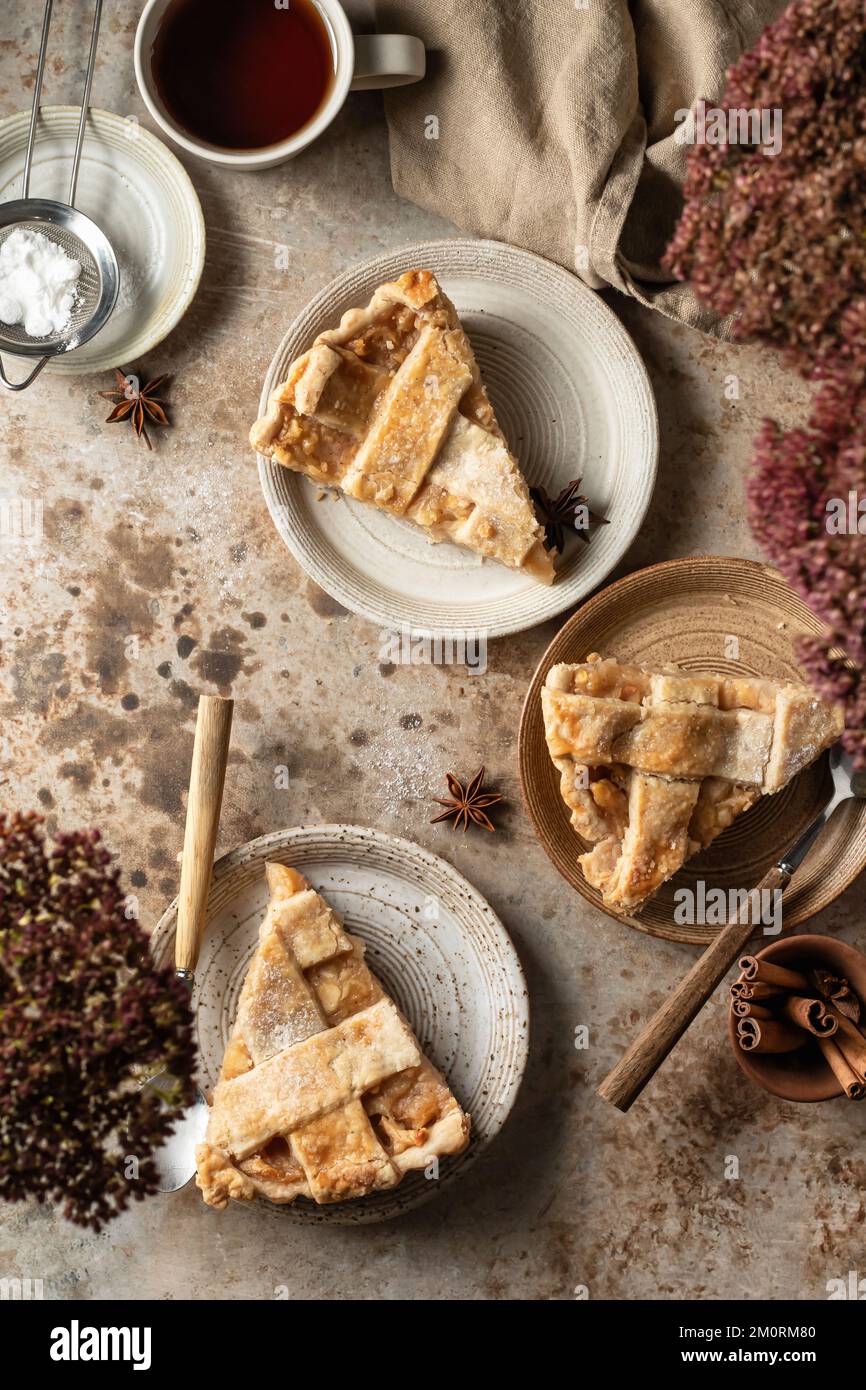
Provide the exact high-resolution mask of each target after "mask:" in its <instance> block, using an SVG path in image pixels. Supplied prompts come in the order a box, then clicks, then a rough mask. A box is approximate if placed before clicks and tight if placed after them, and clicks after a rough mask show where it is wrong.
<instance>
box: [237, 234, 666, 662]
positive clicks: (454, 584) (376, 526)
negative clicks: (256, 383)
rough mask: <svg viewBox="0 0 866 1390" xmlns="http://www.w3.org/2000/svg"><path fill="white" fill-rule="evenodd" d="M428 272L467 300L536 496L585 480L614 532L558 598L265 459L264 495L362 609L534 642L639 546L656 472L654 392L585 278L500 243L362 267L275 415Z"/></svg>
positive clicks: (282, 372)
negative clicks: (312, 365) (342, 334)
mask: <svg viewBox="0 0 866 1390" xmlns="http://www.w3.org/2000/svg"><path fill="white" fill-rule="evenodd" d="M413 268H422V269H427V270H432V271H433V272H434V273H435V274H436V276H437V277H438V278H439V279H440V281H441V283H442V287H443V289H444V290H445V292H446V293H447V294H448V295H450V297H451V298H452V299H453V301H454V303H455V305H456V307H457V310H458V313H459V314H460V317H461V319H462V321H463V324H464V326H465V328H466V330H467V332H468V334H469V337H470V339H471V341H472V346H473V349H474V351H475V355H476V357H477V359H478V363H479V365H480V367H481V372H482V375H483V377H484V380H485V382H486V384H487V387H488V390H489V394H490V398H491V400H492V402H493V406H494V408H495V410H496V414H497V416H498V418H499V422H500V424H501V426H502V428H503V430H504V432H505V434H506V436H507V438H508V441H509V443H510V445H511V448H512V449H513V451H514V453H515V454H516V455H517V458H518V459H519V461H520V465H521V468H522V470H523V473H524V475H525V477H526V478H527V479H528V481H529V482H530V484H539V483H540V484H542V485H543V486H544V487H545V488H546V489H547V491H548V493H549V494H551V495H554V496H555V495H556V494H557V493H558V492H559V491H560V490H561V489H562V488H563V487H564V486H565V484H566V483H568V482H570V481H571V480H572V479H573V478H579V477H582V478H583V480H584V489H583V490H584V491H585V493H586V495H587V496H588V498H589V500H590V503H591V506H592V507H593V509H594V510H595V511H596V512H598V513H599V514H600V515H602V516H606V517H609V518H610V525H608V526H600V527H598V528H597V529H596V531H595V533H594V535H593V539H592V544H591V545H589V546H585V545H583V544H582V543H581V542H580V541H579V540H578V539H577V538H576V537H574V538H572V540H571V541H570V544H569V548H568V550H567V552H566V555H565V559H564V562H563V561H562V560H560V561H559V562H558V574H557V579H556V582H555V584H554V585H553V586H552V587H551V588H547V587H545V586H544V585H542V584H538V583H537V582H536V581H534V580H532V579H528V578H526V577H525V576H523V575H520V574H515V573H514V572H513V571H511V570H508V569H506V568H505V567H504V566H502V565H498V564H496V563H495V562H492V561H483V560H482V559H481V558H480V557H479V556H477V555H474V554H473V553H472V552H471V551H468V550H465V549H464V548H462V547H460V546H455V545H450V544H441V545H432V544H430V543H429V542H428V541H427V540H426V539H425V537H424V535H423V533H422V532H421V531H419V530H418V529H417V528H416V527H414V526H412V524H411V523H410V522H405V521H401V520H399V519H398V518H395V517H390V516H387V515H386V514H385V513H383V512H379V511H377V510H376V509H375V508H373V507H369V506H365V505H364V504H363V503H359V502H355V501H353V500H350V499H347V498H345V497H342V496H340V497H338V498H337V499H336V500H332V499H331V498H330V497H328V498H327V500H325V501H318V500H317V497H319V496H320V495H321V489H319V488H317V487H315V486H314V485H313V484H312V483H310V482H309V481H308V480H307V479H305V478H303V477H301V476H300V475H299V474H297V473H293V472H291V471H290V470H288V469H285V468H281V467H280V466H279V465H278V464H272V463H269V462H268V461H267V460H266V459H264V458H260V460H259V477H260V479H261V484H262V489H263V491H264V494H265V499H266V501H267V504H268V508H269V509H270V513H271V516H272V517H273V520H274V524H275V525H276V527H277V530H278V531H279V533H280V535H281V536H282V538H283V540H284V541H285V543H286V545H287V546H288V547H289V549H290V550H291V551H292V553H293V554H294V556H295V558H296V559H297V561H298V563H299V564H300V565H301V566H302V567H303V568H304V570H305V571H306V573H307V574H308V575H310V577H311V578H312V579H314V580H315V581H316V583H317V584H319V585H320V586H321V587H322V588H323V589H326V590H327V592H328V593H329V594H331V595H332V597H333V598H335V599H336V600H337V601H338V602H339V603H342V604H343V605H344V606H345V607H346V608H350V609H352V610H353V611H354V612H355V613H360V614H362V615H363V616H364V617H366V618H369V619H370V620H371V621H372V622H375V623H378V624H380V626H382V627H385V628H389V629H399V628H400V627H401V626H402V625H403V624H408V625H409V626H410V627H412V628H413V629H415V630H417V631H418V632H421V633H430V632H433V633H445V632H448V631H453V630H455V629H459V628H467V627H470V628H483V629H485V630H486V633H487V635H488V637H501V636H503V635H505V634H506V633H511V632H521V631H522V630H523V629H524V628H528V627H534V626H535V624H536V623H541V622H544V621H545V620H546V619H547V618H552V617H554V616H555V615H556V614H557V613H562V612H563V611H564V610H565V609H566V608H569V607H571V606H572V605H573V604H575V603H577V602H578V601H579V600H580V599H582V598H584V597H585V596H586V594H588V593H590V592H591V591H592V590H593V589H594V588H596V587H597V586H598V585H599V584H600V583H601V582H602V580H604V579H605V577H606V576H607V575H608V574H609V573H610V572H611V570H612V569H613V568H614V566H615V565H616V564H617V562H618V561H619V560H620V559H621V558H622V556H623V554H624V553H625V551H626V550H627V549H628V547H629V545H630V544H631V542H632V540H633V539H634V537H635V536H636V534H637V532H638V530H639V528H640V525H641V522H642V521H643V518H644V516H645V514H646V511H647V508H648V506H649V502H650V498H651V496H652V490H653V485H654V482H655V474H656V455H657V452H658V429H657V423H656V411H655V402H654V399H653V394H652V388H651V386H650V383H649V378H648V377H647V374H646V370H645V368H644V365H643V362H642V361H641V359H640V356H639V355H638V352H637V349H636V348H635V346H634V344H633V343H632V341H631V339H630V338H629V336H628V334H627V333H626V331H625V329H624V328H623V326H622V324H621V323H620V321H619V319H618V318H617V317H616V315H615V314H614V313H613V312H612V311H611V310H610V309H609V308H608V307H607V305H606V304H605V303H604V302H603V301H602V300H601V299H599V297H598V295H596V294H594V293H593V292H592V290H588V289H587V288H586V287H585V286H584V285H582V284H581V282H580V281H579V280H578V279H577V278H576V277H575V276H574V275H570V274H569V273H568V272H567V271H565V270H563V269H561V267H559V266H556V265H553V264H552V263H551V262H550V261H546V260H543V259H542V258H541V257H540V256H533V255H531V254H530V253H529V252H528V251H520V250H517V249H516V248H515V247H513V246H505V245H503V244H501V243H500V242H496V241H464V240H454V241H431V242H426V243H422V244H420V245H417V246H407V247H406V248H405V249H403V250H400V251H393V252H389V253H388V254H387V255H384V256H379V257H377V259H376V260H373V261H367V262H365V263H364V264H363V265H359V266H354V267H353V268H352V269H351V270H349V271H347V272H346V273H345V274H344V275H341V276H340V278H339V279H338V280H335V281H334V282H333V283H332V284H330V285H328V286H327V287H326V288H325V289H323V290H322V291H321V292H320V293H319V294H317V295H316V297H315V299H313V300H312V301H311V302H310V303H309V304H308V305H307V307H306V308H305V309H304V310H303V312H302V313H301V314H300V315H299V316H298V318H296V319H295V321H294V323H293V324H292V325H291V327H290V328H289V330H288V332H287V334H286V336H285V337H284V339H283V341H282V342H281V343H280V346H279V347H278V349H277V351H276V353H275V355H274V358H273V361H272V362H271V365H270V368H269V370H268V374H267V378H266V380H265V385H264V389H263V391H262V397H261V403H260V410H261V411H263V410H264V409H265V406H266V404H267V398H268V395H269V393H270V392H271V391H272V390H273V388H274V387H275V386H276V385H277V384H278V383H279V382H280V381H282V380H284V378H285V377H286V375H287V373H288V368H289V365H290V363H291V362H292V361H293V360H294V358H296V357H297V356H298V355H299V354H300V353H301V352H304V351H306V349H307V348H308V347H309V346H310V344H311V343H312V341H313V339H314V338H315V337H316V335H317V334H318V333H320V332H322V330H323V329H325V328H333V327H334V326H335V325H336V324H337V323H338V322H339V320H340V316H341V315H342V314H343V313H344V312H345V310H346V309H350V308H352V307H353V306H355V305H360V304H366V303H367V301H368V300H369V298H370V295H371V294H372V292H373V290H374V289H375V288H376V286H377V285H379V284H381V283H382V282H383V281H386V280H393V279H395V278H396V277H397V276H399V275H401V274H402V273H403V271H405V270H411V269H413ZM250 423H252V422H250Z"/></svg>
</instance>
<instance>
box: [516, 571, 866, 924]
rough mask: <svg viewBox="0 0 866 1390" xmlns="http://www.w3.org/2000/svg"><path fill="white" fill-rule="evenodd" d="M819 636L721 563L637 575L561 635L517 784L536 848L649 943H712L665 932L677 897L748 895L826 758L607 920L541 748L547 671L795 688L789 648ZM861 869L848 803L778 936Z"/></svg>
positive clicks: (799, 822)
mask: <svg viewBox="0 0 866 1390" xmlns="http://www.w3.org/2000/svg"><path fill="white" fill-rule="evenodd" d="M820 630H821V627H820V624H819V623H818V620H817V619H816V618H815V616H814V614H812V613H811V612H810V611H809V609H808V608H807V607H806V606H805V604H804V603H803V602H802V600H801V599H799V598H798V597H797V595H796V594H795V593H794V592H793V590H791V589H790V588H789V587H788V585H787V584H786V583H785V581H784V579H783V578H782V576H781V575H780V574H779V573H778V572H777V571H776V570H773V569H770V568H769V567H768V566H765V565H760V564H756V563H754V562H753V561H750V560H737V559H730V558H728V557H726V556H721V555H718V556H714V555H710V556H698V557H695V558H693V559H688V560H672V561H669V562H667V563H665V564H661V565H652V566H650V568H649V569H644V570H639V571H638V573H637V574H632V575H629V576H628V577H627V578H626V579H621V580H619V581H618V583H616V584H612V585H611V586H610V588H609V589H605V590H604V591H603V593H600V594H598V595H596V597H595V598H594V599H592V600H591V601H590V602H589V603H587V604H585V605H584V606H583V608H581V610H580V612H579V613H576V614H575V615H574V617H573V618H571V619H570V620H569V622H567V623H566V624H565V626H564V627H563V629H562V631H561V632H559V633H558V634H557V636H556V637H555V638H554V640H553V641H552V642H551V644H550V646H549V647H548V649H547V651H546V652H545V653H544V656H543V657H542V659H541V662H540V664H539V666H538V670H537V671H536V673H535V675H534V677H533V680H532V684H531V685H530V687H529V693H528V695H527V697H526V704H525V705H524V709H523V717H522V719H521V723H520V739H519V760H520V778H521V784H522V787H523V796H524V800H525V803H526V808H527V810H528V812H529V815H530V818H531V820H532V823H533V825H534V826H535V831H536V834H537V836H538V838H539V840H540V842H541V844H542V846H543V847H544V849H545V851H546V852H547V854H548V855H549V856H550V858H551V859H552V860H553V863H554V864H555V865H556V867H557V869H558V870H559V872H560V873H561V874H562V875H563V877H564V878H566V879H568V882H569V883H571V884H573V886H574V887H575V888H576V889H577V890H578V892H579V893H581V894H582V895H583V896H584V897H585V898H586V899H587V900H588V901H589V902H591V903H592V904H593V906H594V907H598V908H601V909H602V911H608V912H609V915H610V916H617V917H619V919H620V920H621V921H625V922H628V923H629V924H630V925H631V926H633V927H637V928H638V930H639V931H643V932H648V933H649V934H650V935H651V936H663V937H666V938H667V939H668V940H669V941H691V942H699V943H701V944H705V943H706V942H707V941H710V940H712V938H713V936H714V935H715V929H714V928H713V927H711V926H701V925H699V924H698V925H694V926H692V925H685V926H680V925H679V924H677V923H676V922H674V906H675V903H674V891H675V889H676V888H678V887H682V886H689V887H692V888H693V887H694V886H695V884H696V882H697V880H698V879H703V880H704V882H705V883H706V885H707V888H708V889H709V888H722V889H725V890H727V889H728V888H751V887H753V886H754V885H755V884H756V883H758V882H759V881H760V879H761V877H762V876H763V874H764V872H765V870H766V869H768V868H769V867H770V865H771V864H774V863H776V861H777V860H778V859H780V858H781V856H782V854H783V853H784V851H785V850H786V849H789V848H790V846H791V845H792V844H793V843H794V841H795V840H796V839H797V837H798V835H800V834H801V832H802V831H803V830H805V829H806V827H807V825H808V824H809V822H810V821H811V820H812V819H814V817H815V815H816V814H817V813H818V811H819V810H820V808H821V806H822V805H823V804H824V802H825V801H826V799H827V795H828V790H829V780H830V778H829V772H828V770H827V767H826V759H821V760H820V761H819V762H818V763H817V764H815V765H814V766H813V767H811V768H807V769H806V771H805V772H802V773H801V774H800V776H799V777H797V778H795V780H794V781H793V782H792V783H791V784H790V785H789V786H787V787H785V788H784V790H783V791H781V792H779V793H778V794H777V795H776V796H765V797H762V798H761V800H760V801H759V802H758V804H757V805H756V806H754V807H753V808H752V810H751V811H749V812H747V813H746V815H744V816H740V817H739V819H738V820H736V821H735V822H734V824H733V825H732V826H731V828H730V830H727V831H725V833H724V834H723V835H721V836H720V837H719V839H718V840H716V841H715V843H714V844H713V845H712V846H711V847H710V849H709V850H706V851H705V852H704V853H703V854H700V855H697V856H696V857H695V858H694V859H690V860H689V862H688V863H687V864H686V865H685V866H684V868H683V869H681V871H680V872H679V873H678V874H677V875H676V876H675V878H673V879H672V880H671V881H670V882H669V883H667V884H665V885H664V887H663V888H662V889H661V891H660V892H659V893H658V894H657V895H656V896H655V898H651V899H650V901H649V902H648V903H647V905H646V907H645V908H644V909H643V911H642V912H641V914H640V915H639V916H636V917H628V916H626V915H625V914H617V913H613V912H610V911H609V909H606V908H605V907H604V906H603V904H602V901H601V897H600V895H599V894H598V893H597V892H596V890H595V889H594V888H591V887H590V886H589V885H588V884H587V883H586V881H585V880H584V878H583V875H582V873H581V871H580V867H579V865H578V863H577V856H578V854H580V853H582V852H583V850H584V849H585V848H588V847H589V846H587V845H585V844H584V842H583V841H582V840H581V839H580V838H579V837H578V836H577V835H576V834H575V832H574V831H573V830H572V828H571V825H570V823H569V813H568V809H567V807H566V806H565V803H564V802H563V800H562V798H561V797H560V795H559V778H558V775H557V772H556V769H555V768H554V766H553V763H552V762H551V760H550V756H549V754H548V751H547V745H546V743H545V740H544V725H543V721H542V717H541V694H540V692H541V687H542V685H543V684H544V678H545V676H546V674H547V672H548V671H549V670H550V668H551V666H555V665H556V663H557V662H559V661H585V660H586V658H587V656H588V655H589V654H590V652H593V651H595V652H601V653H602V655H604V656H616V657H618V658H619V659H620V660H622V661H630V662H637V663H638V664H640V665H645V666H663V665H668V664H670V663H673V664H674V665H677V666H681V667H682V668H683V669H684V670H686V671H723V672H726V673H729V674H731V675H735V674H746V675H754V676H765V677H767V678H769V679H770V680H782V681H785V680H790V681H798V680H802V679H803V676H802V673H801V671H800V670H799V668H798V666H797V662H796V657H795V655H794V642H795V639H796V638H797V637H798V636H800V635H803V634H805V633H816V632H820ZM735 644H736V645H735ZM734 652H738V655H737V656H736V657H735V656H733V655H732V653H734ZM864 867H866V806H864V805H862V803H857V804H855V803H849V804H848V805H846V806H843V807H841V808H840V809H839V810H838V811H837V812H836V814H835V816H834V817H833V820H832V823H831V825H830V827H829V829H828V830H827V831H826V832H825V833H824V835H823V836H822V837H821V838H820V840H819V841H818V842H817V843H816V845H815V847H814V848H813V850H812V852H811V853H810V854H809V856H808V858H807V859H806V862H805V863H804V864H803V866H802V868H800V869H799V870H798V872H797V873H796V874H795V876H794V878H793V880H792V882H791V886H790V888H788V890H787V892H786V893H785V923H786V925H787V926H788V927H794V926H797V925H798V923H800V922H805V921H806V920H807V919H808V918H810V917H812V916H814V914H815V913H816V912H820V911H821V909H822V908H824V907H826V906H827V904H828V903H831V902H832V901H833V899H834V898H836V897H838V895H839V894H840V893H841V892H843V890H844V889H845V888H847V887H848V884H849V883H851V882H852V880H853V879H854V878H856V877H857V875H858V874H859V873H860V872H861V871H862V869H863V868H864Z"/></svg>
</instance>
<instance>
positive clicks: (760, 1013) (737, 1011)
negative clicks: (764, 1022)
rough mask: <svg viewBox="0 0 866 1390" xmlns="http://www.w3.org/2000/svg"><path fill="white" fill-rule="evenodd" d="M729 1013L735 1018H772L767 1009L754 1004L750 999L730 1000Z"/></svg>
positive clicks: (761, 1005)
mask: <svg viewBox="0 0 866 1390" xmlns="http://www.w3.org/2000/svg"><path fill="white" fill-rule="evenodd" d="M731 1013H732V1014H733V1015H734V1017H735V1018H772V1017H773V1015H772V1014H771V1013H770V1010H769V1009H765V1008H764V1006H763V1004H755V1003H754V1002H753V1001H752V1000H751V999H732V1000H731Z"/></svg>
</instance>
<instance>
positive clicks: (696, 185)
mask: <svg viewBox="0 0 866 1390" xmlns="http://www.w3.org/2000/svg"><path fill="white" fill-rule="evenodd" d="M756 108H757V109H758V110H765V111H777V110H778V111H781V113H782V118H781V119H782V142H781V150H780V152H779V153H778V154H777V155H775V156H774V157H771V156H769V155H767V154H765V153H764V152H763V150H762V148H761V146H760V145H752V144H724V143H723V144H696V145H694V146H693V147H692V148H691V150H690V151H689V161H688V173H687V178H686V184H685V198H686V207H685V210H684V212H683V215H682V218H681V220H680V223H679V226H678V227H677V230H676V233H675V235H674V238H673V241H672V242H671V244H670V246H669V248H668V253H667V264H668V266H669V267H670V269H672V270H673V272H674V274H676V275H677V276H678V277H679V278H680V279H685V280H689V281H690V282H691V284H692V288H693V289H694V291H695V293H696V294H697V295H698V296H699V298H701V299H703V300H705V301H706V302H707V303H708V304H711V305H712V306H713V307H714V308H715V309H717V310H718V311H719V312H720V313H722V314H731V313H733V314H736V316H737V317H736V321H735V324H734V328H733V332H734V336H735V337H736V338H739V339H741V340H743V341H760V342H766V343H771V344H773V345H774V346H776V347H780V348H783V349H784V350H785V351H786V352H787V353H788V355H789V357H790V359H791V360H793V362H794V363H795V364H796V365H797V366H798V367H799V368H800V369H801V370H803V371H805V372H806V374H809V375H811V372H812V369H813V367H814V366H816V365H821V364H823V365H829V364H830V363H832V362H833V361H834V359H835V357H836V355H837V354H839V353H840V352H842V353H845V352H846V350H847V342H848V338H847V334H846V333H845V331H844V328H843V323H842V320H843V317H844V315H845V313H846V311H847V310H848V308H849V306H850V305H852V304H854V303H856V302H858V301H862V300H863V297H864V295H866V240H864V237H863V225H864V216H866V25H864V7H863V0H797V3H795V4H792V5H789V7H788V9H787V10H786V11H785V12H784V14H783V15H782V16H781V17H780V18H779V19H778V20H777V21H776V23H775V24H772V25H770V26H769V27H768V28H767V29H765V30H764V33H763V34H762V35H761V38H760V39H759V41H758V43H757V45H756V46H755V48H754V49H752V50H751V51H750V52H749V53H746V54H744V55H743V57H742V58H741V59H740V61H739V62H738V63H737V64H736V65H735V66H734V67H733V68H732V69H731V70H730V72H729V73H728V83H727V88H726V91H725V97H724V100H723V101H722V103H721V109H722V110H724V111H726V112H727V111H730V110H735V111H736V110H754V109H756ZM861 343H862V339H861ZM860 357H861V361H862V360H863V359H864V358H866V352H864V351H863V350H862V349H861V353H860Z"/></svg>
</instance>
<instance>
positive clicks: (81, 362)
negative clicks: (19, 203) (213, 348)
mask: <svg viewBox="0 0 866 1390" xmlns="http://www.w3.org/2000/svg"><path fill="white" fill-rule="evenodd" d="M78 118H79V110H78V107H77V106H43V107H42V109H41V111H40V112H39V122H38V124H37V127H36V150H35V154H34V159H33V173H32V175H31V179H30V192H31V194H32V195H33V196H34V197H39V198H56V199H58V200H59V201H61V202H65V201H66V198H67V194H68V190H69V175H70V171H71V168H72V155H73V151H74V149H75V137H76V134H77V131H78ZM29 122H30V112H29V111H18V112H16V114H15V115H14V116H7V118H6V119H5V120H3V121H0V202H3V203H5V202H7V201H8V200H9V199H10V198H19V197H20V196H21V180H22V173H23V169H24V152H25V149H26V147H27V131H28V126H29ZM75 206H76V207H77V208H80V210H81V211H82V212H85V213H87V215H88V217H91V218H93V221H94V222H96V224H97V225H98V226H99V227H101V228H102V230H103V231H104V232H105V234H106V236H107V237H108V239H109V241H110V242H111V244H112V246H113V247H114V253H115V255H116V256H117V263H118V267H119V270H120V289H119V291H118V296H117V303H116V305H115V307H114V311H113V313H112V315H111V318H110V319H109V320H108V323H107V324H106V325H105V327H104V328H103V329H102V330H101V332H99V333H97V335H96V337H95V338H93V339H91V341H90V342H89V343H86V344H85V345H84V347H80V348H75V349H74V350H73V351H72V352H67V353H64V354H63V355H62V356H60V357H57V358H55V359H54V361H52V362H49V364H48V366H47V367H46V369H45V370H46V371H48V372H62V373H64V374H65V375H67V376H75V375H78V374H80V373H82V372H100V371H104V370H106V369H108V368H111V367H129V368H131V367H134V366H137V364H138V361H139V358H141V357H143V356H144V354H145V353H147V352H150V351H151V350H152V349H153V348H155V347H156V345H157V344H158V343H161V342H162V340H163V338H165V337H166V336H167V335H168V334H169V333H170V332H171V330H172V329H173V328H174V326H175V325H176V324H177V323H178V322H179V321H180V319H181V318H182V317H183V315H184V314H185V313H186V311H187V309H188V308H189V306H190V304H191V303H192V300H193V297H194V296H195V292H196V290H197V288H198V282H199V279H200V278H201V272H202V266H203V265H204V248H205V234H204V218H203V217H202V211H201V206H200V204H199V201H198V197H197V195H196V191H195V189H194V188H193V186H192V183H191V182H190V178H189V175H188V174H187V172H186V170H185V169H184V167H183V165H182V164H181V163H180V162H179V161H178V160H177V159H176V158H175V156H174V155H173V154H172V153H171V151H170V150H169V149H167V148H166V146H165V145H164V144H163V143H162V141H161V140H157V138H156V136H155V135H151V133H150V131H149V130H145V129H144V127H143V126H140V125H139V124H138V121H137V120H135V119H134V118H133V117H128V118H124V117H123V116H115V115H113V114H112V112H110V111H99V110H97V109H96V108H94V107H91V109H90V111H89V112H88V115H87V126H86V128H85V137H84V149H83V151H82V155H81V168H80V170H79V175H78V191H77V193H76V196H75ZM21 360H22V361H23V359H21Z"/></svg>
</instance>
